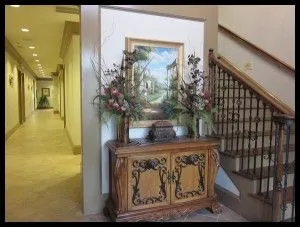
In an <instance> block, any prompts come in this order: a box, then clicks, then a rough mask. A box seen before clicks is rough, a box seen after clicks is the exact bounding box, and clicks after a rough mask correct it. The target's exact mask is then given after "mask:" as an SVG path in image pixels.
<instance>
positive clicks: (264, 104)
mask: <svg viewBox="0 0 300 227" xmlns="http://www.w3.org/2000/svg"><path fill="white" fill-rule="evenodd" d="M265 120H266V103H265V102H263V122H262V124H263V125H262V134H263V137H262V141H261V156H260V177H259V180H260V184H259V191H258V194H261V193H262V182H263V179H262V174H263V158H264V151H265V149H264V142H265V136H264V135H265Z"/></svg>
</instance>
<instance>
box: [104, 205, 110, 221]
mask: <svg viewBox="0 0 300 227" xmlns="http://www.w3.org/2000/svg"><path fill="white" fill-rule="evenodd" d="M103 215H104V216H105V217H107V218H108V217H109V216H110V213H109V209H108V207H107V206H105V207H104V208H103Z"/></svg>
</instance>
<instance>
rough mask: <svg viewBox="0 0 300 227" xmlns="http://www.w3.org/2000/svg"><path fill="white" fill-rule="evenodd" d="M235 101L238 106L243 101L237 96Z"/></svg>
mask: <svg viewBox="0 0 300 227" xmlns="http://www.w3.org/2000/svg"><path fill="white" fill-rule="evenodd" d="M235 102H236V104H237V105H238V106H240V105H242V103H243V102H242V100H241V99H239V98H238V99H237V100H236V101H235Z"/></svg>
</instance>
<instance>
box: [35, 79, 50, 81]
mask: <svg viewBox="0 0 300 227" xmlns="http://www.w3.org/2000/svg"><path fill="white" fill-rule="evenodd" d="M36 80H37V81H53V78H37V79H36Z"/></svg>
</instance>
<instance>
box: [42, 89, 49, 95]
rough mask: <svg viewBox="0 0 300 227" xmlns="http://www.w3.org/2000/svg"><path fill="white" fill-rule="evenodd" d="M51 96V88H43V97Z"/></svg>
mask: <svg viewBox="0 0 300 227" xmlns="http://www.w3.org/2000/svg"><path fill="white" fill-rule="evenodd" d="M44 95H45V96H50V88H42V96H44Z"/></svg>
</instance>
